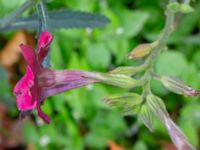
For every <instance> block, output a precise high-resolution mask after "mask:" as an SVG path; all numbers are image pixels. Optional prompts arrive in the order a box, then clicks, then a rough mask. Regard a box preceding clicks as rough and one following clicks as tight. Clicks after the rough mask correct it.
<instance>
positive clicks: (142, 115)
mask: <svg viewBox="0 0 200 150" xmlns="http://www.w3.org/2000/svg"><path fill="white" fill-rule="evenodd" d="M152 113H153V112H152V110H151V109H150V108H149V106H148V105H147V104H143V105H142V106H141V108H140V112H139V113H138V117H139V119H140V120H141V121H142V122H143V123H144V125H145V126H146V127H147V128H148V129H149V130H150V131H153V125H152V124H153V114H152Z"/></svg>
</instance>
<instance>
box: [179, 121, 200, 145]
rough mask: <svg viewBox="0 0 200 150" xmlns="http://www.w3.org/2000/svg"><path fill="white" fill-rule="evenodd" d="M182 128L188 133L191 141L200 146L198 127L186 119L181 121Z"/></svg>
mask: <svg viewBox="0 0 200 150" xmlns="http://www.w3.org/2000/svg"><path fill="white" fill-rule="evenodd" d="M181 128H182V130H183V132H184V133H185V134H186V135H187V138H188V140H189V142H191V144H192V145H193V146H195V147H198V145H199V141H198V139H199V138H198V127H197V126H195V125H194V123H192V122H191V121H184V122H182V123H181Z"/></svg>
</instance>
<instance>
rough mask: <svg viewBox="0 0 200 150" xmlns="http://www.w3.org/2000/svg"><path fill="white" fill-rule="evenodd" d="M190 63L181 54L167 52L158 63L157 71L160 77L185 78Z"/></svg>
mask: <svg viewBox="0 0 200 150" xmlns="http://www.w3.org/2000/svg"><path fill="white" fill-rule="evenodd" d="M187 68H188V62H187V60H186V58H185V56H184V55H183V54H182V53H181V52H177V51H166V52H164V53H162V54H161V55H160V56H159V58H158V60H157V61H156V71H157V73H158V74H160V75H169V76H175V77H183V76H185V74H187Z"/></svg>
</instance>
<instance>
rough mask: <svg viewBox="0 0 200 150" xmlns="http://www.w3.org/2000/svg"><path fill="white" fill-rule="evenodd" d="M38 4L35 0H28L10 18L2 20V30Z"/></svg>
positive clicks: (0, 22) (0, 21)
mask: <svg viewBox="0 0 200 150" xmlns="http://www.w3.org/2000/svg"><path fill="white" fill-rule="evenodd" d="M35 3H36V1H35V0H27V1H26V2H25V3H24V4H23V5H22V6H21V7H19V8H17V9H16V10H15V11H14V12H13V13H12V14H11V15H10V16H8V17H6V18H4V19H2V20H0V26H1V28H3V27H6V26H8V25H10V24H11V23H12V22H14V21H15V20H16V19H17V18H18V17H19V16H20V15H21V14H22V13H23V12H24V11H26V10H27V9H29V8H30V7H31V6H33V5H34V4H35Z"/></svg>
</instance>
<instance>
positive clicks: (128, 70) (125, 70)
mask: <svg viewBox="0 0 200 150" xmlns="http://www.w3.org/2000/svg"><path fill="white" fill-rule="evenodd" d="M143 68H145V66H144V65H143V66H142V65H141V66H136V67H132V66H124V67H118V68H115V69H114V70H111V71H110V72H109V73H110V74H123V75H127V76H132V75H134V74H135V73H137V72H140V71H141V70H142V69H143Z"/></svg>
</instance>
